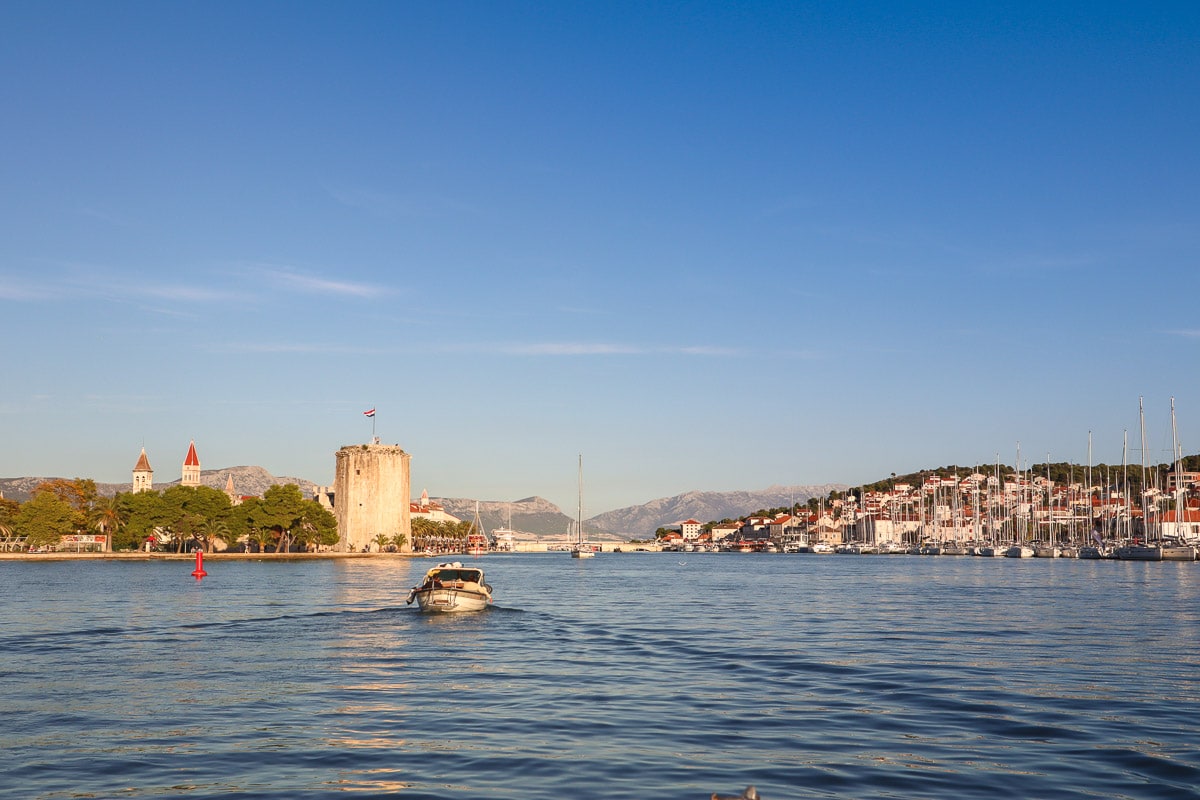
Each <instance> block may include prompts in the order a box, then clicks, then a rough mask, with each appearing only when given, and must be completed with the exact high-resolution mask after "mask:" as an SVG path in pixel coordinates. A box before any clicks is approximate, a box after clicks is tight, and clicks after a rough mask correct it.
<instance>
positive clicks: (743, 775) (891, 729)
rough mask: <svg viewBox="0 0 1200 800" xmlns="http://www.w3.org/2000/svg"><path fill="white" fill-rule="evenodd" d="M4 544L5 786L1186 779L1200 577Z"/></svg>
mask: <svg viewBox="0 0 1200 800" xmlns="http://www.w3.org/2000/svg"><path fill="white" fill-rule="evenodd" d="M464 560H467V561H468V562H469V563H477V564H479V565H480V566H483V567H484V568H485V569H486V570H487V577H488V580H489V582H490V583H491V584H492V585H493V586H494V587H495V592H496V604H495V607H494V608H492V609H490V610H488V611H486V612H482V613H477V614H469V615H447V616H430V615H424V614H421V613H419V612H417V611H416V607H415V605H414V606H407V605H405V603H404V599H405V597H406V595H407V590H408V587H410V586H411V585H413V583H414V582H415V581H417V579H418V577H419V575H420V574H421V573H423V571H424V570H425V569H426V568H428V567H429V566H430V565H431V562H429V561H428V560H423V559H415V560H411V561H410V560H403V559H376V560H347V561H334V560H331V561H318V562H307V561H306V562H295V561H283V562H278V563H276V562H269V561H249V562H223V561H213V560H210V561H209V563H208V570H209V573H210V574H209V576H208V577H207V578H204V579H203V580H202V581H199V582H198V581H196V580H194V579H193V578H192V577H191V576H190V574H189V573H190V572H191V569H192V565H191V564H188V563H185V562H132V563H131V562H113V561H88V562H75V563H20V562H2V563H0V596H2V597H3V605H2V607H0V623H2V624H0V796H4V797H17V798H77V797H100V798H107V797H129V798H142V797H154V798H164V797H187V798H205V797H224V796H229V795H238V794H241V795H244V796H252V797H256V798H257V797H261V798H294V797H306V798H311V797H333V796H341V795H343V794H345V793H356V794H357V795H358V796H363V797H371V796H383V795H388V796H396V797H404V798H410V799H411V800H418V799H419V798H521V799H522V800H536V799H537V798H555V799H556V800H558V799H560V798H639V799H641V798H656V799H657V798H662V799H671V798H678V799H679V800H684V799H685V798H690V799H695V800H704V799H705V798H708V797H709V795H710V794H711V793H712V792H714V791H720V792H722V793H731V794H736V793H737V792H740V791H741V789H742V788H743V787H745V786H746V785H747V784H754V785H756V786H757V788H758V790H759V792H760V793H761V795H762V796H763V797H764V798H766V800H780V799H781V798H799V797H822V798H869V797H888V798H935V799H937V800H940V799H942V798H944V799H945V800H950V799H951V798H954V799H955V800H961V798H996V797H1023V798H1083V797H1121V798H1180V797H1197V796H1200V794H1198V793H1197V788H1196V787H1198V786H1200V749H1198V748H1200V679H1198V677H1197V676H1198V672H1200V565H1197V564H1171V563H1162V564H1150V563H1126V562H1088V561H1066V560H1054V561H1051V560H1042V559H1028V560H1026V559H1021V560H1017V559H980V558H964V557H959V558H953V557H940V558H930V557H916V556H886V557H885V556H875V557H871V556H859V557H855V556H811V555H799V556H784V555H735V554H721V555H717V554H697V555H691V554H689V555H687V556H680V555H672V554H649V553H624V554H611V555H610V554H603V555H601V556H599V557H597V558H595V559H591V560H582V561H580V560H572V559H570V558H568V557H567V556H566V554H545V555H513V556H487V557H485V558H483V559H473V560H472V559H464Z"/></svg>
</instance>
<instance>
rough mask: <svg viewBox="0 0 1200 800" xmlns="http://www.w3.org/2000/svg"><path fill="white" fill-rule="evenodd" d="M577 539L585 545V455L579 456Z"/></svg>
mask: <svg viewBox="0 0 1200 800" xmlns="http://www.w3.org/2000/svg"><path fill="white" fill-rule="evenodd" d="M575 538H576V539H577V540H578V542H579V543H580V544H583V453H580V454H579V502H578V505H577V506H576V508H575Z"/></svg>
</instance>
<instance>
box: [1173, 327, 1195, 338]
mask: <svg viewBox="0 0 1200 800" xmlns="http://www.w3.org/2000/svg"><path fill="white" fill-rule="evenodd" d="M1171 333H1172V334H1174V335H1175V336H1183V337H1185V338H1188V339H1200V329H1192V330H1178V331H1171Z"/></svg>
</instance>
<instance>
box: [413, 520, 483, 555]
mask: <svg viewBox="0 0 1200 800" xmlns="http://www.w3.org/2000/svg"><path fill="white" fill-rule="evenodd" d="M476 534H480V535H482V532H481V531H477V530H476V528H475V524H474V523H473V522H468V521H466V520H462V521H460V522H449V521H447V522H435V521H434V520H431V519H426V518H425V517H414V518H413V521H412V535H413V549H414V550H433V551H435V552H436V551H444V550H449V549H456V550H457V549H460V548H461V547H462V546H464V545H465V543H466V541H467V539H468V538H470V537H471V536H472V535H476Z"/></svg>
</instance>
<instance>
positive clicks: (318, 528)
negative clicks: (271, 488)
mask: <svg viewBox="0 0 1200 800" xmlns="http://www.w3.org/2000/svg"><path fill="white" fill-rule="evenodd" d="M292 532H293V536H294V537H295V539H296V541H297V542H300V543H302V544H303V545H304V548H305V550H307V549H309V548H310V547H313V546H314V545H315V546H325V547H331V546H333V545H335V544H337V543H338V530H337V518H336V517H334V516H333V514H331V513H329V509H327V508H325V507H324V506H322V505H321V504H320V503H318V502H317V501H316V500H305V501H304V504H303V507H302V514H301V516H300V521H299V523H298V524H297V525H296V527H295V528H293V531H292Z"/></svg>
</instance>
